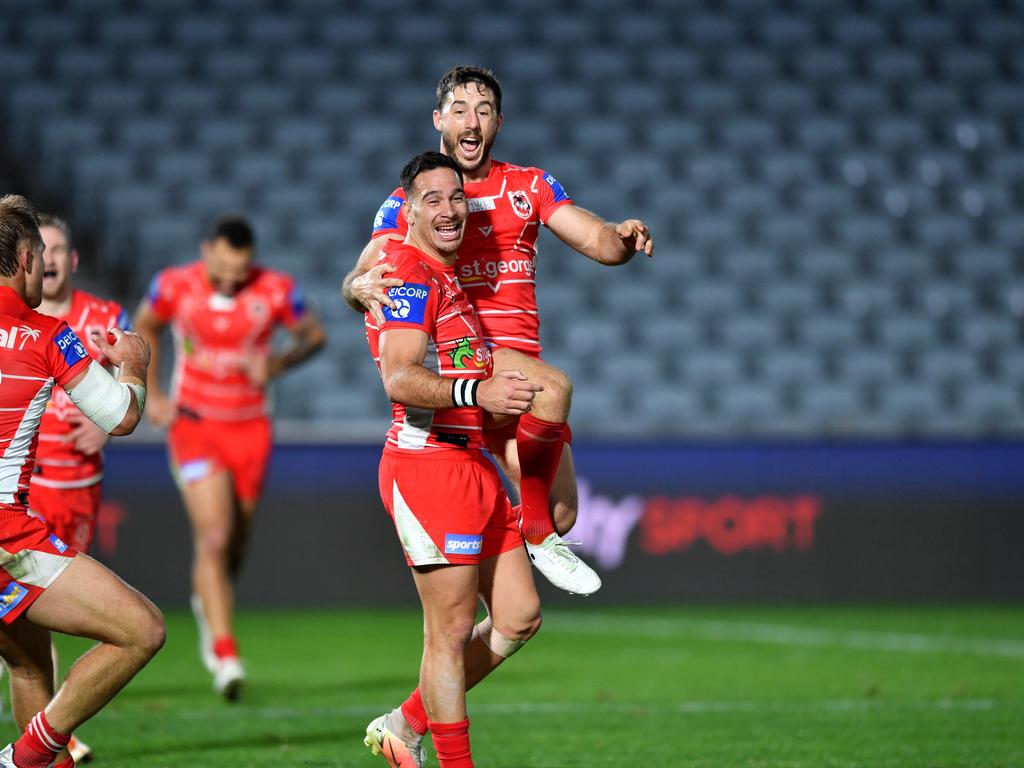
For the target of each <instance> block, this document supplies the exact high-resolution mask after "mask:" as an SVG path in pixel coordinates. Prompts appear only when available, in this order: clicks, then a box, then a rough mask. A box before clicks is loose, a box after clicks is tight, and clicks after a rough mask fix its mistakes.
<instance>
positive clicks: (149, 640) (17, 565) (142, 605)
mask: <svg viewBox="0 0 1024 768" xmlns="http://www.w3.org/2000/svg"><path fill="white" fill-rule="evenodd" d="M44 247H45V246H44V245H43V240H42V238H41V237H40V234H39V218H38V216H37V215H36V213H35V211H34V210H33V209H32V206H31V205H30V204H29V202H28V201H27V200H25V198H23V197H20V196H16V195H8V196H6V197H4V198H2V199H0V369H2V376H0V442H2V443H3V444H4V451H3V455H2V457H0V620H2V621H0V655H2V656H3V658H4V661H5V662H6V663H7V666H8V669H9V670H10V675H11V708H12V710H13V713H14V720H15V723H16V724H17V725H18V727H19V728H21V729H23V733H22V735H21V737H20V738H19V739H18V740H17V741H16V742H14V743H13V744H9V745H7V746H6V747H5V748H4V749H3V750H0V766H2V767H3V768H49V767H50V766H54V765H56V766H57V767H58V768H71V767H72V766H73V765H74V762H73V761H72V759H71V757H70V755H68V752H67V745H68V741H69V739H70V734H71V732H72V730H74V729H75V728H77V727H78V726H80V725H81V724H82V723H84V722H85V721H86V720H88V719H89V718H90V717H92V716H93V715H95V714H96V713H97V712H98V711H99V710H100V709H101V708H102V707H103V706H104V705H105V704H106V703H107V702H109V701H110V700H111V699H112V698H113V697H114V696H115V695H116V694H117V692H118V691H120V690H121V688H123V687H124V686H125V685H126V684H127V683H128V681H129V680H131V679H132V677H133V676H134V675H135V673H136V672H138V671H139V670H140V669H141V668H142V667H143V666H144V665H145V664H146V662H148V661H149V660H150V659H151V658H152V657H153V655H154V654H155V653H156V652H157V651H158V650H159V649H160V647H161V646H162V645H163V642H164V632H165V630H164V623H163V617H162V616H161V615H160V612H159V611H158V610H157V609H156V607H155V606H154V605H153V604H152V603H150V602H149V601H148V600H147V599H146V598H145V597H143V596H142V595H141V594H139V593H138V592H136V591H135V590H134V589H132V588H131V587H129V586H128V585H127V584H125V583H124V582H123V581H121V580H120V579H119V578H117V576H115V575H114V574H113V573H111V572H110V571H109V570H107V569H106V568H105V567H103V566H102V565H100V564H99V563H97V562H96V561H95V560H93V559H91V558H90V557H89V556H88V555H85V554H83V553H80V552H77V551H76V550H75V549H74V547H72V546H71V545H69V544H67V543H65V542H64V541H62V540H61V539H60V538H59V537H57V536H56V535H54V534H53V533H52V532H51V531H50V529H49V528H48V527H47V526H46V524H45V523H44V522H43V521H42V520H40V519H39V518H38V517H34V516H32V515H30V514H29V513H28V502H29V478H30V477H31V476H32V471H33V468H34V465H35V451H36V445H37V434H38V430H39V422H40V420H41V418H42V416H43V412H44V410H45V409H46V404H47V403H48V402H49V400H50V394H51V391H52V389H53V387H54V384H56V385H58V386H60V387H61V388H62V389H64V391H65V392H67V393H68V396H69V397H70V399H71V402H72V403H74V404H75V406H76V407H78V408H79V409H80V410H81V411H82V413H83V414H85V416H86V417H87V418H89V419H90V420H92V421H93V422H95V423H96V424H97V425H98V426H99V427H101V428H102V429H103V431H104V432H106V433H108V434H112V435H125V434H128V433H130V432H131V431H132V430H134V429H135V426H136V425H137V424H138V422H139V420H140V419H141V418H142V412H143V409H144V407H145V400H146V387H145V378H146V367H147V365H148V363H149V349H148V348H147V346H146V343H145V342H144V341H143V340H142V339H141V338H139V336H137V335H136V334H133V333H131V332H125V331H121V330H120V329H118V328H110V329H103V330H102V331H100V332H95V333H94V334H93V338H92V341H93V343H94V344H95V346H96V348H97V349H98V350H99V352H100V353H101V354H102V355H103V356H105V357H106V359H107V360H108V361H109V362H110V363H111V364H112V365H115V366H120V369H121V373H120V376H119V378H118V379H117V380H115V379H114V378H113V377H112V376H111V375H110V374H109V373H108V372H107V371H106V370H105V369H104V368H103V367H102V366H101V365H99V363H97V362H96V361H94V360H92V359H91V358H90V357H89V353H88V352H87V351H86V348H85V345H84V344H83V343H82V342H81V340H80V339H79V338H78V336H77V335H75V332H74V331H73V330H72V329H71V328H69V327H68V324H67V323H65V322H63V321H62V320H59V319H57V318H53V317H49V316H47V315H42V314H40V313H39V312H36V311H34V310H33V309H32V308H33V307H37V306H39V303H40V301H41V300H42V296H43V271H44V266H43V264H44V262H43V250H44ZM108 334H109V338H112V339H113V343H110V341H109V340H108ZM50 630H55V631H58V632H63V633H65V634H70V635H78V636H82V637H89V638H92V639H94V640H97V641H99V642H98V644H97V645H96V646H94V647H93V648H92V650H90V651H89V652H87V653H86V654H85V655H84V656H82V657H81V658H80V659H79V660H78V661H76V662H75V664H74V665H72V667H71V669H70V670H69V671H68V675H67V680H66V681H65V682H64V685H63V686H61V688H60V690H58V691H57V693H56V695H54V692H53V691H54V673H53V660H52V657H51V655H50Z"/></svg>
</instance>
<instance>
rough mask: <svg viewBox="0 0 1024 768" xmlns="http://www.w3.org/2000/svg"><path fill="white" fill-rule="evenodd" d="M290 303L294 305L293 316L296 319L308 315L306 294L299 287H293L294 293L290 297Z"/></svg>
mask: <svg viewBox="0 0 1024 768" xmlns="http://www.w3.org/2000/svg"><path fill="white" fill-rule="evenodd" d="M288 303H289V304H291V305H292V314H293V315H294V316H295V317H296V318H300V317H303V316H304V315H305V314H306V309H307V305H306V294H305V292H304V291H303V290H302V289H301V288H299V286H297V285H293V286H292V293H291V295H290V296H289V297H288Z"/></svg>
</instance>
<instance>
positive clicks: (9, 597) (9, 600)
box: [0, 581, 28, 618]
mask: <svg viewBox="0 0 1024 768" xmlns="http://www.w3.org/2000/svg"><path fill="white" fill-rule="evenodd" d="M27 594H28V589H26V588H25V587H24V586H22V585H21V584H19V583H18V582H16V581H12V582H11V583H10V584H8V585H7V589H5V590H4V591H3V592H0V618H3V617H4V616H6V615H7V614H8V613H10V612H11V611H13V610H14V608H15V606H17V605H18V603H20V602H21V601H22V600H24V599H25V595H27Z"/></svg>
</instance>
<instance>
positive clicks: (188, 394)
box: [135, 216, 325, 701]
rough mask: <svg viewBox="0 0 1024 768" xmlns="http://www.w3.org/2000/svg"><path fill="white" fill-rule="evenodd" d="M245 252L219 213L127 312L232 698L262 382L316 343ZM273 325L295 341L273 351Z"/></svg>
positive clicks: (264, 434) (289, 293)
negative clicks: (239, 581) (164, 369)
mask: <svg viewBox="0 0 1024 768" xmlns="http://www.w3.org/2000/svg"><path fill="white" fill-rule="evenodd" d="M254 257H255V238H254V236H253V231H252V227H250V225H249V223H248V222H247V221H246V220H245V219H243V218H241V217H238V216H224V217H221V218H220V219H218V220H217V221H216V222H214V224H213V227H212V228H211V230H210V232H209V233H208V235H207V238H206V239H205V240H204V241H203V243H202V258H201V259H200V260H199V261H195V262H192V263H190V264H186V265H184V266H180V267H168V268H167V269H165V270H163V271H162V272H160V273H159V274H158V275H156V277H154V278H153V282H152V284H151V286H150V290H149V295H148V296H147V297H146V298H145V299H144V300H143V301H142V304H141V305H140V306H139V309H138V311H137V313H136V316H135V326H136V328H137V329H138V331H139V333H140V334H142V336H143V337H144V338H145V339H146V340H147V341H149V343H150V345H151V346H152V347H153V356H154V361H153V366H152V368H151V369H150V376H149V385H150V411H149V413H150V419H151V421H153V423H154V424H156V425H157V426H161V427H169V431H168V447H169V450H170V455H171V468H172V471H173V473H174V476H175V479H176V480H177V482H178V487H179V488H180V490H181V495H182V498H183V499H184V501H185V507H186V509H187V511H188V515H189V520H190V521H191V523H192V536H193V542H194V545H195V554H194V561H193V569H192V587H193V597H192V608H193V611H194V613H195V616H196V623H197V625H198V627H199V645H200V656H201V658H202V660H203V663H204V664H205V665H206V667H207V669H208V670H209V671H210V673H211V674H212V675H213V685H214V689H215V690H216V691H217V692H218V693H220V694H221V695H223V696H224V697H225V698H227V699H228V700H230V701H233V700H235V699H237V698H238V696H239V694H240V693H241V688H242V685H243V683H244V681H245V669H244V667H243V666H242V662H241V660H240V658H239V652H238V643H237V641H236V640H235V635H234V631H233V629H232V624H231V617H232V613H233V605H234V590H233V586H232V584H233V580H234V578H235V577H236V576H237V575H238V573H239V571H240V569H241V566H242V562H243V559H244V555H245V548H246V544H247V542H248V533H249V527H250V523H251V521H252V516H253V513H254V512H255V510H256V505H257V502H258V501H259V497H260V493H261V491H262V487H263V477H264V474H265V472H266V467H267V462H268V461H269V459H270V450H271V423H270V414H269V404H268V402H267V397H266V387H267V384H268V383H269V381H270V380H271V379H273V378H274V377H276V376H278V375H280V374H281V373H283V372H284V371H286V370H288V369H289V368H292V367H294V366H296V365H298V364H300V363H302V362H303V361H305V360H307V359H308V358H309V357H311V356H312V355H313V354H315V353H316V352H317V351H318V350H319V349H320V348H321V347H322V346H323V344H324V339H325V336H324V331H323V327H322V326H321V325H320V321H319V320H318V319H317V318H316V316H315V315H314V314H313V312H312V311H311V310H310V309H309V308H307V306H306V303H305V299H304V298H303V296H302V294H301V292H300V291H299V289H298V288H297V286H296V285H295V282H294V281H293V280H292V278H291V277H289V276H288V275H285V274H284V273H282V272H278V271H275V270H272V269H267V268H265V267H260V266H256V265H254V264H253V259H254ZM167 325H171V327H172V330H173V333H174V338H175V375H174V387H175V389H174V392H173V393H172V395H171V396H170V397H168V396H167V395H166V394H164V392H163V391H162V390H161V389H160V386H159V377H158V370H157V369H158V365H159V359H160V343H159V339H160V332H161V330H162V329H163V328H164V327H165V326H167ZM278 326H283V327H284V328H285V329H286V330H287V331H288V332H289V333H290V334H291V335H292V336H293V338H294V342H293V343H292V345H291V346H290V347H289V348H288V349H287V350H285V351H284V352H283V353H280V354H277V353H273V352H272V350H271V336H272V334H273V332H274V329H275V328H277V327H278Z"/></svg>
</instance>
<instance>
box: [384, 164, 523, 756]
mask: <svg viewBox="0 0 1024 768" xmlns="http://www.w3.org/2000/svg"><path fill="white" fill-rule="evenodd" d="M402 187H403V190H404V191H405V200H406V202H404V203H403V206H404V210H405V212H406V216H407V218H408V221H409V228H408V232H407V234H406V237H405V240H404V242H402V243H397V242H390V243H388V244H387V245H386V250H385V253H384V255H383V257H384V258H387V259H388V260H389V262H390V263H391V264H393V265H394V267H395V274H397V275H398V276H399V277H401V278H402V280H403V281H404V285H402V286H401V287H395V288H392V289H391V291H390V293H391V296H392V298H393V300H394V304H395V307H394V309H392V308H387V309H384V310H383V312H382V316H383V322H380V323H378V322H377V319H376V318H375V317H374V316H372V315H369V314H367V315H366V318H365V322H366V329H367V341H368V342H369V345H370V352H371V354H372V355H373V357H374V359H375V360H376V361H377V364H378V366H379V368H380V373H381V377H382V378H383V382H384V389H385V391H386V392H387V394H388V397H389V398H390V399H391V401H392V404H393V405H392V414H393V422H392V425H391V430H390V431H389V432H388V436H387V441H386V443H385V446H384V452H383V455H382V457H381V463H380V477H379V480H380V494H381V499H382V500H383V501H384V506H385V507H386V508H387V510H388V513H389V514H390V515H391V517H392V519H393V520H394V524H395V528H396V531H397V533H398V537H399V539H400V541H401V543H402V547H403V549H404V550H405V557H406V562H407V563H408V564H409V565H410V566H411V568H412V576H413V580H414V581H415V583H416V589H417V591H418V592H419V596H420V602H421V603H422V605H423V662H422V665H421V667H420V685H419V687H418V688H417V689H416V691H415V692H414V693H413V695H412V696H411V697H410V700H414V701H415V706H413V705H410V708H409V711H410V713H414V714H410V715H408V718H410V720H409V721H410V722H413V721H416V720H417V719H418V720H419V721H420V724H421V726H422V731H420V734H422V733H423V732H425V731H426V730H427V728H428V727H429V729H430V732H431V735H432V737H433V741H434V749H435V751H436V752H437V757H438V761H439V762H440V764H441V768H472V765H473V761H472V758H471V757H470V746H469V720H468V718H467V717H466V689H468V688H470V687H472V686H473V685H475V684H476V683H477V682H479V681H480V680H481V679H482V678H483V677H484V676H486V675H487V674H488V673H489V672H490V671H492V670H493V669H494V668H496V667H497V666H498V664H500V663H501V662H502V661H504V659H506V658H507V657H509V656H511V655H512V654H513V653H515V652H516V651H517V650H518V649H519V648H520V647H521V646H522V645H523V643H525V642H526V641H527V640H528V639H529V638H530V637H532V636H533V635H534V633H536V631H537V629H539V627H540V598H539V597H538V596H537V591H536V588H535V586H534V583H533V574H532V572H531V570H530V564H529V561H528V560H527V557H526V552H525V550H524V548H523V538H522V534H521V532H520V530H519V527H518V524H517V519H516V515H515V513H514V512H513V510H512V504H511V502H510V501H509V499H508V496H507V495H506V494H505V491H504V489H503V487H502V484H501V478H500V477H499V476H498V472H497V470H496V469H495V468H494V466H493V465H492V464H491V463H490V462H489V461H488V460H487V458H486V455H485V453H484V450H485V445H484V441H483V438H482V427H483V411H484V410H486V411H488V412H490V413H494V414H501V415H512V416H518V415H522V414H526V413H529V411H530V408H531V405H532V403H533V402H534V397H535V395H536V393H537V392H539V391H540V390H541V387H540V386H539V385H537V384H533V383H531V382H530V381H528V380H527V377H526V376H525V375H524V374H523V373H522V372H520V371H515V370H500V371H498V372H497V373H494V368H493V366H492V360H491V353H490V351H489V349H488V347H487V345H486V344H485V342H484V340H483V331H482V330H481V327H480V323H479V321H478V320H477V318H476V316H475V314H474V312H473V307H472V305H471V304H470V303H469V301H468V299H467V298H466V294H465V293H463V291H462V288H461V286H460V285H459V280H458V279H457V278H456V276H455V254H456V251H457V249H458V247H459V245H460V243H461V242H462V237H463V233H464V231H465V227H466V220H467V217H468V208H467V203H466V197H465V194H464V192H463V188H462V174H461V172H460V171H459V167H458V166H457V165H456V164H455V163H454V162H453V161H452V160H451V159H450V158H449V157H446V156H445V155H442V154H440V153H438V152H427V153H424V154H422V155H418V156H416V157H414V158H413V159H412V160H410V161H409V162H408V163H407V164H406V166H405V168H404V169H403V170H402ZM478 597H479V598H480V599H482V600H483V602H484V605H485V607H486V608H487V613H488V617H487V619H485V620H484V621H483V622H482V623H481V624H479V625H477V626H476V627H474V622H475V620H476V608H477V599H478ZM403 707H404V705H403ZM406 720H407V717H404V716H403V711H402V710H395V711H394V712H392V713H391V714H389V715H383V716H381V717H379V718H377V719H376V720H374V721H373V722H372V723H370V725H369V726H368V727H367V729H366V739H365V743H366V745H367V746H369V747H370V748H371V750H372V751H373V753H374V754H383V755H384V756H385V758H387V760H388V762H389V763H390V764H391V765H392V766H397V765H401V766H421V765H422V764H423V750H422V747H421V746H420V739H421V735H420V734H416V733H415V732H413V733H405V731H406V730H411V729H410V728H409V726H408V724H407V723H406Z"/></svg>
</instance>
